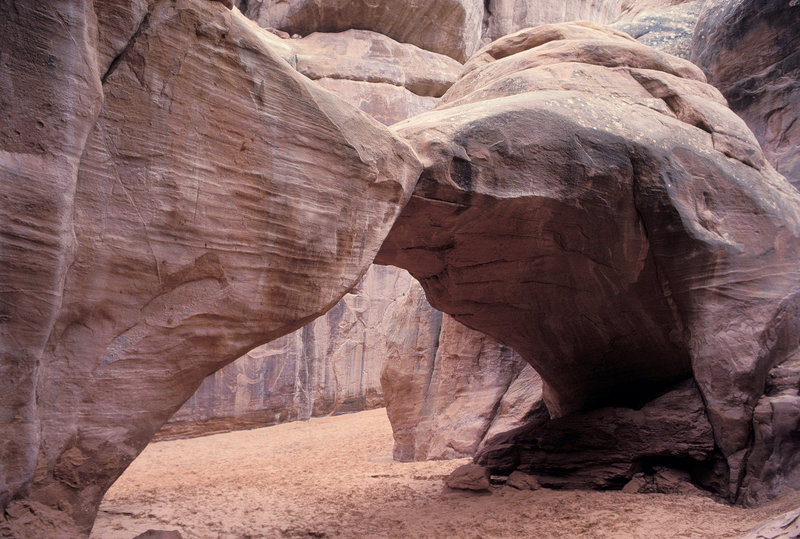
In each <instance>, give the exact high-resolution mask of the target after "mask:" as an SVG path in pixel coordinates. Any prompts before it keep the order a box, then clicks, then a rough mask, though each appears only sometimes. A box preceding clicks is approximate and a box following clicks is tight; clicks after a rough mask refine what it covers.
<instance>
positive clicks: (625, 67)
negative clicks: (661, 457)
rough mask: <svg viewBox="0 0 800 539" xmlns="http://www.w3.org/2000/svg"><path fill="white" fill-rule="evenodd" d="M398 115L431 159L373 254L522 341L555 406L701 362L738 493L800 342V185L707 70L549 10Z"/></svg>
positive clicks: (638, 385) (445, 306)
mask: <svg viewBox="0 0 800 539" xmlns="http://www.w3.org/2000/svg"><path fill="white" fill-rule="evenodd" d="M393 130H395V131H396V132H397V133H399V134H401V135H402V136H404V137H405V138H407V139H408V140H409V141H410V142H411V144H412V146H413V147H414V148H415V149H416V151H417V153H418V155H419V156H420V158H421V160H422V162H423V165H424V166H425V170H424V171H423V174H422V177H421V178H420V181H419V183H418V184H417V187H416V189H415V192H414V195H413V196H412V198H411V201H410V202H409V204H408V205H407V206H406V207H405V209H404V210H403V212H402V214H401V216H400V218H399V219H398V221H397V222H396V223H395V226H394V228H393V229H392V232H391V233H390V234H389V236H388V238H387V240H386V241H385V243H384V244H383V246H382V248H381V251H380V253H379V256H378V259H377V261H378V262H379V263H391V264H395V265H398V266H401V267H405V268H407V269H408V270H409V271H410V272H411V273H412V275H414V276H415V277H416V278H418V279H419V280H420V282H421V284H422V286H423V287H424V288H425V289H426V292H427V294H428V297H429V299H430V300H431V303H432V305H433V306H435V307H436V308H438V309H441V310H443V311H444V312H447V313H450V314H451V315H453V317H454V318H455V319H456V320H458V321H460V322H462V323H464V324H465V325H467V326H469V327H472V328H474V329H478V330H481V331H483V332H485V333H486V334H488V335H490V336H492V337H494V338H496V339H497V340H498V341H500V342H503V343H504V344H506V345H508V346H511V347H513V348H514V349H515V350H516V351H517V352H519V353H520V355H521V356H522V357H523V358H525V359H526V360H527V361H528V362H530V363H531V364H532V365H533V366H534V367H535V368H536V370H537V372H539V373H540V374H541V376H542V378H543V379H544V381H545V399H546V401H547V403H548V408H549V410H550V412H551V413H552V414H554V415H556V416H558V415H565V414H568V413H571V412H574V411H576V410H581V409H591V408H596V407H599V406H615V407H629V406H637V407H638V406H641V405H642V404H644V403H645V402H647V401H649V400H651V399H652V398H653V397H654V396H656V395H658V394H660V393H661V392H663V391H664V390H665V389H666V388H668V387H669V386H670V385H672V384H674V383H676V382H677V381H679V380H681V379H685V378H687V377H689V376H692V375H694V377H695V379H696V380H697V383H698V386H699V388H700V391H701V393H702V394H703V398H704V400H705V402H706V404H707V412H708V415H709V419H710V421H711V425H712V426H713V428H714V441H715V442H716V444H717V446H718V447H719V448H720V449H721V451H722V452H723V454H724V455H725V457H726V458H727V459H728V466H729V468H730V470H731V475H730V478H731V482H730V484H729V485H728V486H727V489H726V490H727V492H728V493H729V494H730V495H731V496H735V495H736V494H737V493H738V490H739V486H740V481H741V479H742V474H743V473H744V471H745V467H744V460H743V457H744V455H745V454H746V452H747V450H748V448H750V444H751V441H750V439H749V435H750V432H751V428H752V422H751V420H752V412H753V409H754V408H755V406H756V403H757V401H758V399H759V398H760V396H761V394H762V393H763V388H764V382H765V379H766V375H767V372H768V371H769V369H770V368H772V367H773V366H774V365H775V364H777V363H779V362H780V361H782V360H783V359H784V358H785V357H787V356H788V355H789V354H791V353H792V351H793V350H795V349H797V347H798V342H800V332H799V331H798V328H797V325H796V324H797V314H796V313H797V307H796V305H797V302H798V299H800V296H798V292H797V290H798V289H800V288H799V287H800V197H798V194H797V192H796V190H794V189H793V188H792V187H791V185H790V184H789V183H788V182H786V180H785V179H784V178H783V177H781V176H780V175H779V174H777V173H776V172H775V171H774V169H773V168H772V167H771V166H770V165H769V164H768V163H767V162H766V161H765V159H764V157H763V154H762V152H761V150H760V148H759V146H758V144H757V142H756V140H755V138H754V137H753V135H752V133H750V131H749V130H748V129H747V127H746V125H745V124H744V122H743V121H742V120H741V119H739V118H738V117H737V116H736V115H735V114H733V113H732V112H731V111H730V110H729V109H727V107H726V106H725V101H724V98H723V97H722V96H721V95H720V93H719V92H718V91H717V90H716V89H714V88H713V87H711V86H710V85H708V84H706V83H705V82H704V76H703V74H702V73H701V72H700V70H699V69H698V68H697V67H695V66H693V65H692V64H690V63H689V62H687V61H685V60H682V59H679V58H676V57H674V56H669V55H665V54H663V53H659V52H658V51H654V50H652V49H649V48H647V47H644V46H643V45H640V44H638V43H636V42H634V41H632V40H631V39H630V38H629V37H626V36H624V35H621V34H617V33H614V32H612V31H608V30H604V29H601V28H598V27H594V26H592V25H588V24H582V25H551V26H541V27H537V28H535V29H532V30H528V31H523V32H520V33H518V34H516V35H511V36H506V38H503V39H502V40H499V41H497V42H495V43H494V44H492V45H490V46H489V47H487V48H486V49H484V50H483V51H481V52H479V53H478V54H476V55H475V56H474V57H473V58H472V59H471V60H470V62H469V63H468V64H467V65H466V66H465V71H464V75H463V76H462V78H461V79H460V80H459V81H458V82H456V84H455V85H453V86H452V87H451V88H450V90H448V92H447V93H446V94H445V95H444V96H443V98H442V104H441V105H440V106H439V107H438V108H437V109H436V110H434V111H432V112H429V113H425V114H422V115H420V116H417V117H415V118H412V119H410V120H407V121H405V122H401V123H399V124H396V125H395V126H393Z"/></svg>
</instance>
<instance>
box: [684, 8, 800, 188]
mask: <svg viewBox="0 0 800 539" xmlns="http://www.w3.org/2000/svg"><path fill="white" fill-rule="evenodd" d="M798 21H800V3H798V2H794V1H790V0H744V1H737V2H727V1H720V0H708V1H707V2H706V3H705V6H704V11H703V13H702V15H701V17H700V20H699V21H698V23H697V31H696V33H695V38H694V44H693V50H692V59H693V60H694V61H695V62H696V63H697V64H698V65H700V66H703V68H704V69H705V70H706V71H707V73H708V74H709V82H711V83H712V84H714V85H715V86H716V87H717V88H719V89H720V90H722V93H723V94H724V95H725V97H726V98H727V100H728V103H729V104H730V107H731V108H732V109H733V110H734V111H736V112H737V113H738V114H739V115H740V116H741V117H742V118H744V120H745V121H746V122H747V125H748V126H750V129H752V130H753V133H755V135H756V137H757V138H758V141H759V142H760V143H761V146H762V148H764V153H765V154H766V157H767V159H768V160H769V161H770V162H771V163H772V164H773V165H774V166H775V168H776V169H777V170H778V172H780V173H781V174H783V175H784V176H786V178H787V179H788V180H789V181H790V182H791V183H792V184H793V185H794V186H795V187H797V188H799V189H800V152H798V151H797V148H798V147H800V24H798Z"/></svg>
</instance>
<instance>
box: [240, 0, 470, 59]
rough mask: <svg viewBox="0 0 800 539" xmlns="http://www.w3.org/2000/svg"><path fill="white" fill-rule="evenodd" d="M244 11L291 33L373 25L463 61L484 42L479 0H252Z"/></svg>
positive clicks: (381, 30)
mask: <svg viewBox="0 0 800 539" xmlns="http://www.w3.org/2000/svg"><path fill="white" fill-rule="evenodd" d="M243 12H244V13H245V14H246V15H247V16H248V17H250V18H251V19H253V20H254V21H256V22H258V24H260V25H261V26H263V27H273V28H277V29H279V30H283V31H286V32H289V33H290V34H300V35H303V36H305V35H308V34H311V33H313V32H341V31H343V30H349V29H361V30H372V31H374V32H378V33H380V34H384V35H386V36H389V37H391V38H392V39H394V40H396V41H399V42H402V43H412V44H414V45H416V46H418V47H420V48H422V49H425V50H428V51H432V52H437V53H440V54H444V55H447V56H450V57H451V58H455V59H456V60H458V61H460V62H463V61H465V60H466V59H467V58H469V56H470V55H471V54H472V53H473V52H474V51H475V50H476V49H477V48H478V47H479V46H480V35H481V20H482V18H483V2H482V1H481V0H431V1H428V2H417V1H413V0H398V1H394V2H372V1H369V0H345V1H342V0H287V1H283V2H269V1H263V0H249V1H248V2H246V6H243Z"/></svg>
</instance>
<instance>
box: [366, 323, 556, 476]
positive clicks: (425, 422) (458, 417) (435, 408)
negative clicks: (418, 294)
mask: <svg viewBox="0 0 800 539" xmlns="http://www.w3.org/2000/svg"><path fill="white" fill-rule="evenodd" d="M433 337H434V338H435V339H436V341H437V344H438V346H430V347H426V348H425V350H426V352H427V353H426V354H425V355H424V360H423V361H418V360H416V361H415V360H414V359H413V357H414V356H413V355H411V354H408V352H404V350H403V348H402V347H397V349H391V348H390V356H389V360H388V361H387V364H386V367H385V369H384V373H383V376H382V378H381V381H382V384H383V387H384V389H385V391H386V396H387V399H386V401H387V402H386V405H387V413H388V415H389V419H390V421H391V422H392V430H393V432H394V436H395V445H394V458H395V459H397V460H404V461H405V460H427V459H450V458H459V457H471V456H473V455H474V454H475V452H476V451H477V450H478V448H479V447H481V446H482V444H483V443H484V442H485V441H486V440H487V439H488V438H490V437H491V436H493V435H494V434H496V433H499V432H505V431H507V430H511V429H513V428H516V427H519V426H522V425H524V424H526V422H527V421H529V420H531V418H532V417H533V416H536V417H540V416H542V415H545V416H546V414H547V412H546V410H545V409H544V403H543V402H542V384H541V378H539V376H538V375H537V374H536V372H535V371H534V370H533V369H532V368H531V367H530V365H528V364H527V363H526V362H525V361H524V360H523V359H522V358H520V357H519V356H518V355H517V354H516V353H515V352H514V351H513V350H511V349H510V348H508V347H505V346H503V345H501V344H500V343H498V342H496V341H494V340H493V339H491V338H489V337H487V336H486V335H483V334H481V333H479V332H477V331H475V330H472V329H469V328H467V327H465V326H464V325H462V324H460V323H459V322H456V321H455V320H454V319H453V318H452V317H450V316H447V315H444V317H443V318H442V321H441V332H440V333H438V334H436V335H434V336H433ZM433 340H434V339H429V341H433ZM398 344H404V343H403V342H402V341H400V343H398Z"/></svg>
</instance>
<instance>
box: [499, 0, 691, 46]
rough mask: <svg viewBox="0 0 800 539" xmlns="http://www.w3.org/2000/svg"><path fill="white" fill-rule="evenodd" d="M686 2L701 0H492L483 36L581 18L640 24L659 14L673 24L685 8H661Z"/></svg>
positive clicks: (601, 21) (584, 19)
mask: <svg viewBox="0 0 800 539" xmlns="http://www.w3.org/2000/svg"><path fill="white" fill-rule="evenodd" d="M701 1H702V0H701ZM686 3H689V4H694V3H697V1H696V0H634V1H630V0H562V1H555V0H488V1H487V2H486V8H485V12H484V23H483V26H484V28H483V36H484V41H486V42H489V41H494V40H496V39H499V38H501V37H503V36H505V35H507V34H511V33H514V32H517V31H519V30H522V29H524V28H528V27H531V26H539V25H541V24H551V23H560V22H569V21H581V20H582V21H588V22H593V23H597V24H611V23H615V22H620V21H626V22H630V21H632V20H635V19H637V18H639V23H640V24H642V23H644V20H643V18H644V17H658V18H660V19H661V20H662V24H668V25H673V24H674V22H673V20H670V19H671V17H670V16H671V15H672V16H674V15H678V16H679V17H681V16H682V15H681V14H682V13H683V11H684V7H676V8H674V9H672V10H671V13H669V14H666V13H665V14H661V11H662V10H665V9H669V8H672V7H673V6H680V5H681V4H686ZM645 14H649V15H645ZM643 16H644V17H643ZM648 44H649V43H648Z"/></svg>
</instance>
